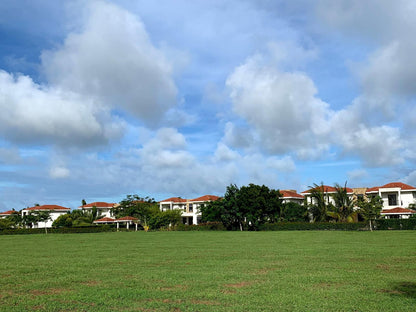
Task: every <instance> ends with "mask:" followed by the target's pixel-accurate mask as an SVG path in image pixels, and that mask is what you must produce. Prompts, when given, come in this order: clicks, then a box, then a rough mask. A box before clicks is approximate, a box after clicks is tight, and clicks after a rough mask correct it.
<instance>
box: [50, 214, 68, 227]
mask: <svg viewBox="0 0 416 312" xmlns="http://www.w3.org/2000/svg"><path fill="white" fill-rule="evenodd" d="M72 223H73V220H72V217H71V214H70V213H66V214H63V215H60V216H59V217H58V218H57V219H56V220H55V221H53V223H52V226H53V227H72Z"/></svg>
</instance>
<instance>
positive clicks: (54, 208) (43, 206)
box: [23, 205, 71, 211]
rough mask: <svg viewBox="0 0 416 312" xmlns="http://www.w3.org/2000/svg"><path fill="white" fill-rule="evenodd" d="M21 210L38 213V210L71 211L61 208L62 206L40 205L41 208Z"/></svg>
mask: <svg viewBox="0 0 416 312" xmlns="http://www.w3.org/2000/svg"><path fill="white" fill-rule="evenodd" d="M23 210H34V211H38V210H65V211H67V210H71V209H70V208H66V207H62V206H58V205H42V206H34V207H30V208H25V209H23Z"/></svg>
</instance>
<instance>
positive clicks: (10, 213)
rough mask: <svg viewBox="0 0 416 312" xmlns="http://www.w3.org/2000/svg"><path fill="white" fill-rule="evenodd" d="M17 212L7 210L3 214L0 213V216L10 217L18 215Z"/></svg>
mask: <svg viewBox="0 0 416 312" xmlns="http://www.w3.org/2000/svg"><path fill="white" fill-rule="evenodd" d="M18 213H19V212H18V211H16V210H8V211H5V212H0V216H10V215H12V214H18Z"/></svg>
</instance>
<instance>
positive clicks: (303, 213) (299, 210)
mask: <svg viewBox="0 0 416 312" xmlns="http://www.w3.org/2000/svg"><path fill="white" fill-rule="evenodd" d="M280 220H281V221H286V222H302V221H304V222H307V221H309V218H308V208H307V206H305V205H300V204H298V203H294V202H288V203H284V204H282V209H281V213H280Z"/></svg>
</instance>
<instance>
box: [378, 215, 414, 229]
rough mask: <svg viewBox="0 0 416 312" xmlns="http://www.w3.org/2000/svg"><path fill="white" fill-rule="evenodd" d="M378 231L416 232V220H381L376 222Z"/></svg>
mask: <svg viewBox="0 0 416 312" xmlns="http://www.w3.org/2000/svg"><path fill="white" fill-rule="evenodd" d="M375 228H376V229H377V230H416V218H410V219H380V220H377V221H376V222H375Z"/></svg>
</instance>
